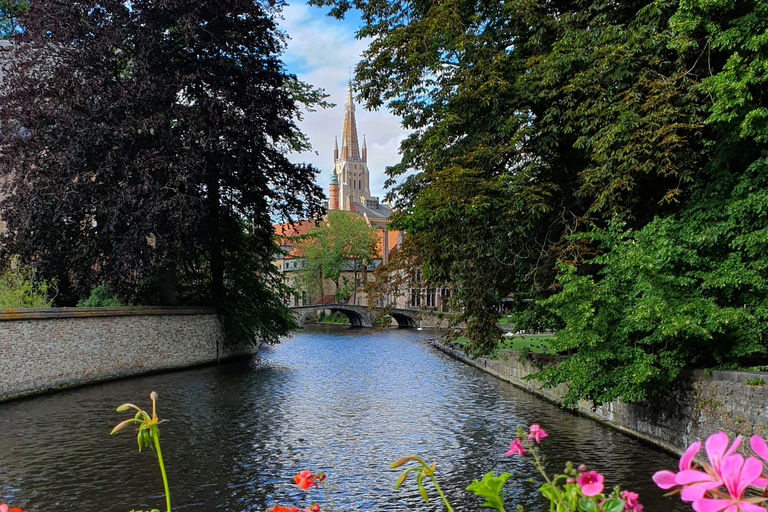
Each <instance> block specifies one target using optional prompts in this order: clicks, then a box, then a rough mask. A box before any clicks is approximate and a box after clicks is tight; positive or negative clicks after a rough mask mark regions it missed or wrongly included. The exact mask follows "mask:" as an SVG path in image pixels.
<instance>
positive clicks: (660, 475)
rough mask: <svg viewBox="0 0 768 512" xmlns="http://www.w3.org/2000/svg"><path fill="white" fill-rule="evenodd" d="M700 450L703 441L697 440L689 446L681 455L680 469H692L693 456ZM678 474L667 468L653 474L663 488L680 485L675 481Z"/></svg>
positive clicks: (654, 479) (657, 483)
mask: <svg viewBox="0 0 768 512" xmlns="http://www.w3.org/2000/svg"><path fill="white" fill-rule="evenodd" d="M699 450H701V441H696V442H695V443H693V444H692V445H691V446H689V447H688V449H687V450H685V453H684V454H683V456H682V457H680V463H679V467H680V471H685V470H686V469H691V464H692V462H693V458H694V457H695V456H696V454H697V453H699ZM676 476H677V473H673V472H671V471H668V470H666V469H665V470H662V471H657V472H656V473H655V474H654V475H653V481H654V482H656V485H658V486H659V487H661V488H662V489H671V488H672V487H674V486H675V485H678V484H677V482H675V477H676Z"/></svg>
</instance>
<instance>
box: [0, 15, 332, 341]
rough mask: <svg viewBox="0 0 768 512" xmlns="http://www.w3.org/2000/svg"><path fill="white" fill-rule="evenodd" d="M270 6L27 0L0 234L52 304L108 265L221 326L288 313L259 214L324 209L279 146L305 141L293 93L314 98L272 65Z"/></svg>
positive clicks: (238, 333)
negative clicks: (53, 293)
mask: <svg viewBox="0 0 768 512" xmlns="http://www.w3.org/2000/svg"><path fill="white" fill-rule="evenodd" d="M279 9H280V4H278V5H275V4H273V3H270V2H268V1H240V0H238V1H234V2H230V1H226V2H221V1H217V2H204V3H196V4H194V5H190V3H189V2H188V1H187V0H168V1H163V2H155V1H152V0H133V1H132V2H124V1H122V0H85V1H80V2H66V1H64V2H53V3H46V2H31V3H30V5H29V11H28V12H27V13H26V14H25V15H24V16H23V17H22V18H20V19H21V21H22V24H23V26H22V31H21V33H20V34H19V36H18V40H19V41H20V43H21V44H19V45H17V46H16V48H15V50H14V52H13V59H12V60H11V61H10V62H4V63H3V65H5V66H6V67H7V72H6V73H5V77H4V80H3V82H2V84H1V85H0V103H1V104H2V105H3V108H2V109H0V125H2V126H3V129H2V131H0V148H2V150H0V171H1V172H0V187H1V188H2V190H0V197H2V200H1V201H0V209H2V215H3V220H4V221H5V222H7V226H8V229H6V230H4V232H3V233H2V238H3V240H2V243H1V244H0V246H2V248H3V251H7V252H8V253H14V254H15V253H18V254H19V255H20V259H21V261H22V262H26V263H34V264H35V266H36V268H38V270H39V272H40V275H41V276H42V277H43V278H44V279H52V278H56V279H58V283H59V286H60V289H61V293H60V294H59V296H58V298H57V301H58V302H57V304H58V305H64V306H67V305H74V304H76V303H77V302H78V301H79V300H81V299H83V298H85V297H87V296H88V295H89V294H90V292H91V290H92V289H93V288H94V287H95V286H96V285H97V284H98V283H100V282H108V283H110V286H111V287H112V289H113V290H114V292H115V293H117V294H118V295H119V296H120V297H126V298H129V299H130V300H132V301H137V300H139V299H141V302H144V303H146V304H159V305H168V306H173V305H177V304H186V305H191V304H194V305H205V306H212V307H215V308H218V309H219V310H220V311H221V312H222V314H223V320H224V326H225V328H226V330H227V333H228V334H229V338H228V339H229V340H230V341H231V342H233V343H234V342H249V341H253V337H254V335H258V336H261V337H263V338H264V339H266V340H269V341H275V340H277V338H278V336H279V335H281V334H284V333H286V332H287V330H288V329H289V328H290V327H291V326H292V325H293V322H292V320H291V315H290V312H289V311H288V310H287V308H285V307H284V306H283V305H282V304H281V302H280V294H281V293H283V292H285V290H284V289H283V288H282V285H281V284H280V278H279V276H278V273H277V270H276V269H275V268H274V267H273V266H272V265H271V263H270V262H271V259H272V257H273V256H274V255H275V254H276V253H277V247H276V246H275V243H274V240H273V239H272V236H273V218H274V217H278V218H281V219H283V220H291V219H294V218H311V217H313V216H315V215H317V214H319V213H320V211H321V209H322V206H321V199H322V196H323V192H322V189H321V188H320V187H318V186H317V185H316V183H315V177H316V174H317V170H316V169H314V168H313V167H311V166H309V165H302V164H294V163H293V162H291V161H290V160H289V157H288V155H287V153H289V152H290V151H294V150H305V149H308V147H309V144H308V141H307V139H306V137H305V136H304V135H303V134H302V133H301V132H300V131H299V130H298V127H297V122H298V120H299V119H300V117H301V112H302V109H303V108H304V107H306V108H309V109H310V110H311V109H312V108H315V107H322V106H325V105H326V103H325V102H324V97H325V95H324V93H323V92H322V91H320V90H317V89H315V88H313V87H310V86H308V85H307V84H304V83H302V82H301V81H299V80H298V79H297V78H296V77H295V76H293V75H290V74H288V73H286V71H285V66H284V65H283V63H282V62H281V61H280V58H279V57H280V53H281V51H282V50H283V49H284V38H285V34H283V33H282V32H280V31H279V30H278V28H277V25H276V21H277V19H278V18H279ZM2 53H8V52H2ZM3 57H4V56H0V58H3ZM41 62H43V63H45V65H43V66H41V64H40V63H41ZM29 76H34V77H35V79H34V80H30V79H29ZM41 83H44V84H45V87H41V86H40V84H41ZM19 130H22V131H24V133H25V136H24V137H19V136H18V134H19ZM148 284H154V285H155V286H156V289H155V290H152V291H150V290H149V289H148V286H147V285H148ZM145 298H146V300H144V299H145Z"/></svg>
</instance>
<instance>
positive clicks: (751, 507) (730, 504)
mask: <svg viewBox="0 0 768 512" xmlns="http://www.w3.org/2000/svg"><path fill="white" fill-rule="evenodd" d="M718 467H719V470H720V478H722V480H723V483H724V484H725V488H726V490H727V491H728V494H729V495H730V496H729V498H730V499H728V498H726V499H710V498H704V497H702V498H700V499H697V500H695V501H694V502H693V510H695V511H696V512H719V511H721V510H726V512H738V511H741V512H766V511H765V509H764V508H763V507H759V506H757V505H755V504H754V503H750V502H749V501H745V500H742V499H741V496H742V494H743V493H744V491H745V490H746V489H747V487H749V486H750V485H751V484H753V483H754V482H755V480H757V479H758V478H759V477H760V474H761V473H762V471H763V464H762V463H761V462H760V461H759V460H757V459H756V458H755V457H749V458H748V459H747V460H746V462H745V461H744V457H742V456H741V455H739V454H736V455H729V456H727V457H725V458H723V459H720V460H719V461H718ZM761 501H762V498H761Z"/></svg>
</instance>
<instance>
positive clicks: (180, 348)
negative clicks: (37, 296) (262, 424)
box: [0, 308, 250, 400]
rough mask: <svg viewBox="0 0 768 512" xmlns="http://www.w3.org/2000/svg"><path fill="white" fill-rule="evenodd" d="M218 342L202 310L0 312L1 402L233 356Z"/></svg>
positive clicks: (214, 325)
mask: <svg viewBox="0 0 768 512" xmlns="http://www.w3.org/2000/svg"><path fill="white" fill-rule="evenodd" d="M222 340H223V333H222V329H221V326H220V325H219V321H218V318H217V315H216V313H215V311H214V310H211V309H205V308H50V309H26V310H23V309H22V310H13V309H6V310H0V400H6V399H9V398H16V397H20V396H24V395H29V394H34V393H40V392H44V391H48V390H52V389H58V388H65V387H71V386H76V385H80V384H87V383H93V382H99V381H103V380H108V379H114V378H118V377H125V376H129V375H137V374H141V373H148V372H155V371H159V370H167V369H174V368H182V367H187V366H194V365H199V364H205V363H211V362H214V361H216V360H217V359H221V358H226V357H229V356H232V355H237V354H233V353H225V352H223V351H222V350H221V345H222ZM245 352H250V349H248V350H245V351H240V353H241V354H242V353H245Z"/></svg>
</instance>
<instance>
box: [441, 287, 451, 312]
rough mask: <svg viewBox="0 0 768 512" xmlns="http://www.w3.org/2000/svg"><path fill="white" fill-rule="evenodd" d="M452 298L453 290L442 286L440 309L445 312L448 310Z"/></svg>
mask: <svg viewBox="0 0 768 512" xmlns="http://www.w3.org/2000/svg"><path fill="white" fill-rule="evenodd" d="M450 300H451V290H450V289H449V288H442V289H441V290H440V309H441V310H442V311H443V313H447V312H448V303H449V301H450Z"/></svg>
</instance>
